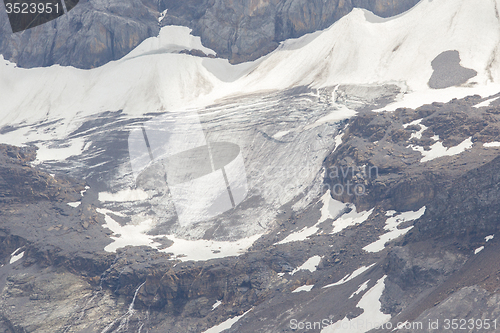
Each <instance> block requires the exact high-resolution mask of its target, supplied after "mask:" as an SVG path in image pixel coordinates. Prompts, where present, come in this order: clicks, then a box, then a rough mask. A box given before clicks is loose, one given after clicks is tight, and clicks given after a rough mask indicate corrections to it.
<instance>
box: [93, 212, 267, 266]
mask: <svg viewBox="0 0 500 333" xmlns="http://www.w3.org/2000/svg"><path fill="white" fill-rule="evenodd" d="M97 212H98V213H100V214H103V215H104V220H105V221H106V224H104V225H103V227H104V228H108V229H110V230H111V231H113V234H114V235H113V236H111V239H112V240H113V243H111V244H109V245H107V246H106V247H105V248H104V250H105V251H107V252H116V250H117V249H120V248H123V247H125V246H149V247H152V248H154V249H159V248H160V246H161V244H160V243H158V242H157V241H156V240H157V239H159V238H166V239H169V240H171V241H173V242H174V244H172V245H171V246H170V247H167V248H165V249H161V250H159V251H160V252H165V253H172V254H173V257H174V259H178V260H181V261H189V260H193V261H199V260H209V259H215V258H225V257H231V256H238V255H240V254H242V253H244V252H246V251H247V250H248V248H250V246H252V244H253V243H255V241H256V240H257V239H259V238H260V237H261V236H262V235H261V234H257V235H253V236H250V237H246V238H242V239H238V240H235V241H213V240H205V239H195V240H188V239H182V238H178V237H176V236H175V235H148V234H147V233H148V232H149V231H151V230H152V229H153V228H154V226H155V225H156V224H155V222H154V221H153V219H151V218H144V219H138V220H137V221H136V222H135V223H129V224H127V225H125V226H122V225H120V224H119V223H118V222H116V221H115V220H114V219H113V218H112V217H111V216H109V215H108V214H115V215H118V216H124V215H123V214H120V213H118V212H113V211H111V210H109V209H103V208H98V209H97Z"/></svg>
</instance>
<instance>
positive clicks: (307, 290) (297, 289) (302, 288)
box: [292, 284, 314, 293]
mask: <svg viewBox="0 0 500 333" xmlns="http://www.w3.org/2000/svg"><path fill="white" fill-rule="evenodd" d="M313 287H314V284H313V285H310V286H301V287H298V288H295V289H294V290H293V291H292V293H300V292H301V291H306V292H309V291H311V289H312V288H313Z"/></svg>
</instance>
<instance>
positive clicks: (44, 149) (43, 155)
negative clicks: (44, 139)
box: [33, 138, 85, 164]
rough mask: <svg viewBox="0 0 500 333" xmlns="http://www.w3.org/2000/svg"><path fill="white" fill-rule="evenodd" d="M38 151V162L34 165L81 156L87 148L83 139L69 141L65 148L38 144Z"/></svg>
mask: <svg viewBox="0 0 500 333" xmlns="http://www.w3.org/2000/svg"><path fill="white" fill-rule="evenodd" d="M37 146H38V150H37V151H36V160H35V161H34V162H33V163H34V164H40V163H43V162H45V161H63V160H65V159H67V158H70V157H71V156H75V155H80V154H81V153H82V152H83V150H84V147H85V142H84V140H83V138H77V139H73V140H68V141H67V142H66V143H65V145H64V146H63V147H54V146H46V145H45V144H38V145H37Z"/></svg>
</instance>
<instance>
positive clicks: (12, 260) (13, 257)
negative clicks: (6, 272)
mask: <svg viewBox="0 0 500 333" xmlns="http://www.w3.org/2000/svg"><path fill="white" fill-rule="evenodd" d="M21 249H22V248H21V247H20V248H18V249H17V250H15V251H14V252H12V254H11V255H10V261H9V264H13V263H15V262H16V261H18V260H19V259H21V258H22V257H24V251H23V252H21V253H19V254H16V253H17V252H18V251H19V250H21Z"/></svg>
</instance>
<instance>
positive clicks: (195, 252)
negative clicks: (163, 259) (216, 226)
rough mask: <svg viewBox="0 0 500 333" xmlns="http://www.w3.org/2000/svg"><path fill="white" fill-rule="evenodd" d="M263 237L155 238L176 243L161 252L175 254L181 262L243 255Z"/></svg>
mask: <svg viewBox="0 0 500 333" xmlns="http://www.w3.org/2000/svg"><path fill="white" fill-rule="evenodd" d="M261 236H262V235H261V234H257V235H254V236H250V237H246V238H242V239H239V240H236V241H213V240H205V239H198V240H187V239H181V238H177V237H175V236H173V235H166V236H154V238H160V237H166V238H168V239H170V240H171V241H173V242H174V244H173V245H172V246H170V247H167V248H166V249H163V250H159V251H160V252H165V253H173V254H174V256H175V259H179V260H181V261H190V260H193V261H200V260H210V259H216V258H225V257H234V256H238V255H240V254H243V253H245V252H246V251H247V250H248V249H249V248H250V246H252V245H253V243H255V241H256V240H257V239H259V238H260V237H261Z"/></svg>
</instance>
